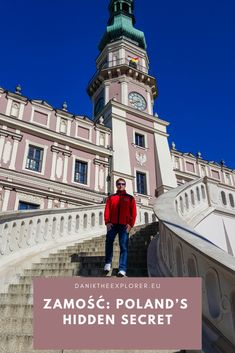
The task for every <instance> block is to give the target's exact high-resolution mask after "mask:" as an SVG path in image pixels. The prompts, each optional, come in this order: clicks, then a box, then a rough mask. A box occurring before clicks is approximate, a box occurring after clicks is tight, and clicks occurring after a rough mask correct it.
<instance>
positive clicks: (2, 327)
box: [0, 317, 33, 336]
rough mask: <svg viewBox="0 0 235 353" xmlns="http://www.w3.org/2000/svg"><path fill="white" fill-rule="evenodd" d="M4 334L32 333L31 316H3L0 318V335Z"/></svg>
mask: <svg viewBox="0 0 235 353" xmlns="http://www.w3.org/2000/svg"><path fill="white" fill-rule="evenodd" d="M2 334H5V335H13V334H14V335H21V334H24V335H32V334H33V318H18V317H17V318H12V317H8V318H4V319H0V336H1V335H2Z"/></svg>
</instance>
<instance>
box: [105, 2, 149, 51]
mask: <svg viewBox="0 0 235 353" xmlns="http://www.w3.org/2000/svg"><path fill="white" fill-rule="evenodd" d="M109 12H110V17H109V21H108V26H107V29H106V32H105V34H104V36H103V38H102V39H101V41H100V44H99V50H100V51H102V50H103V49H104V47H105V46H106V45H107V44H108V43H110V42H111V41H115V40H117V39H120V38H121V37H125V38H126V39H127V40H128V39H129V40H131V41H134V42H135V43H136V44H137V45H138V46H139V47H140V48H142V49H146V48H147V45H146V40H145V36H144V33H143V32H142V31H139V30H138V29H136V28H135V27H134V25H135V16H134V0H111V1H110V3H109Z"/></svg>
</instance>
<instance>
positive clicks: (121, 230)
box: [105, 224, 129, 272]
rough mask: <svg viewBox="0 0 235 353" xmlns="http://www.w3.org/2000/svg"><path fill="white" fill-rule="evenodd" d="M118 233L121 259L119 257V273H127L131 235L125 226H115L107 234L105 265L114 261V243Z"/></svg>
mask: <svg viewBox="0 0 235 353" xmlns="http://www.w3.org/2000/svg"><path fill="white" fill-rule="evenodd" d="M117 233H118V236H119V246H120V257H119V271H125V272H126V271H127V262H128V242H129V234H128V233H127V230H126V225H124V224H113V226H112V228H111V229H110V230H109V231H108V232H107V234H106V242H105V263H106V264H111V263H112V259H113V242H114V240H115V238H116V235H117Z"/></svg>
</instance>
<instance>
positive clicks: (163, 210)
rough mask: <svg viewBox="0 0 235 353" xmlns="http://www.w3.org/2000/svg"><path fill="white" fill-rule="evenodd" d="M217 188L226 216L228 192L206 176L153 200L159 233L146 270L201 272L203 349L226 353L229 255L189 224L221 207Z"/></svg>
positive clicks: (231, 340) (234, 348)
mask: <svg viewBox="0 0 235 353" xmlns="http://www.w3.org/2000/svg"><path fill="white" fill-rule="evenodd" d="M222 192H224V193H225V195H226V199H227V205H225V206H227V211H228V212H229V213H230V215H231V213H232V212H233V204H232V203H231V204H230V205H229V202H228V200H229V195H230V194H231V195H233V196H234V191H233V190H232V188H229V187H228V188H227V190H226V189H225V188H222V187H221V186H220V185H218V184H216V183H215V182H211V181H210V180H209V179H208V178H204V179H198V180H196V181H195V180H194V181H192V182H189V183H187V184H185V185H183V186H180V187H178V188H176V189H172V190H170V191H169V192H167V193H165V194H163V195H161V196H160V197H159V198H158V199H157V202H156V204H155V207H154V211H155V214H156V216H157V217H158V219H159V236H158V237H156V239H154V241H153V244H154V245H152V247H153V248H152V249H150V250H149V254H148V269H149V274H150V276H174V277H183V276H184V277H201V278H202V286H203V288H202V291H203V303H202V311H203V344H204V347H203V349H204V352H213V353H214V352H216V353H217V352H221V353H222V352H223V353H225V352H227V353H228V352H229V353H232V352H235V258H234V257H232V256H231V255H229V254H227V253H226V252H225V251H223V250H221V249H219V248H218V247H217V246H215V245H213V244H212V243H211V242H209V241H208V240H207V239H205V238H204V237H202V236H201V234H199V233H198V232H197V231H195V229H194V228H193V226H192V225H191V224H194V223H195V224H196V223H197V222H198V220H197V221H195V219H196V218H198V219H199V218H200V217H201V215H200V214H201V213H203V214H204V215H205V214H206V213H208V212H213V210H218V209H220V208H221V207H222V205H223V197H222V195H221V193H222ZM230 198H231V197H230ZM231 200H232V199H231ZM223 212H225V209H224V207H223ZM197 215H198V217H197ZM234 215H235V214H234ZM153 249H154V250H153Z"/></svg>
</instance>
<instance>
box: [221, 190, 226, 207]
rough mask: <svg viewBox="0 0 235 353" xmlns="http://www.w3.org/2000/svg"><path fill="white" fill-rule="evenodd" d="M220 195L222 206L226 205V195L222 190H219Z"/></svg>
mask: <svg viewBox="0 0 235 353" xmlns="http://www.w3.org/2000/svg"><path fill="white" fill-rule="evenodd" d="M221 197H222V202H223V204H224V206H226V205H227V199H226V195H225V192H224V191H221Z"/></svg>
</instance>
